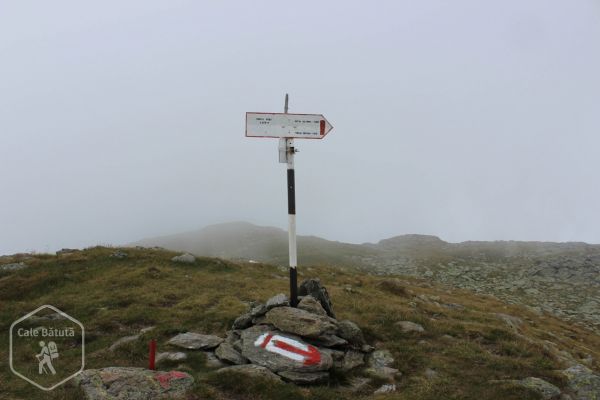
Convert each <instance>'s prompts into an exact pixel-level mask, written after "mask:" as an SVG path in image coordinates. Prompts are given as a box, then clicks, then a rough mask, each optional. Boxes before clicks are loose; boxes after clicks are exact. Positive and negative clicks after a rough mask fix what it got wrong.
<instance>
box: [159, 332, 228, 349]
mask: <svg viewBox="0 0 600 400" xmlns="http://www.w3.org/2000/svg"><path fill="white" fill-rule="evenodd" d="M223 340H224V339H222V338H220V337H218V336H215V335H203V334H201V333H195V332H186V333H180V334H179V335H177V336H175V337H173V338H172V339H170V340H169V341H168V342H167V343H168V344H170V345H173V346H176V347H181V348H184V349H188V350H210V349H214V348H215V347H217V346H218V345H220V344H221V343H222V342H223Z"/></svg>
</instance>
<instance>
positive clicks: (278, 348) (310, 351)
mask: <svg viewBox="0 0 600 400" xmlns="http://www.w3.org/2000/svg"><path fill="white" fill-rule="evenodd" d="M254 345H255V346H256V347H262V348H263V349H265V350H267V351H270V352H271V353H276V354H279V355H280V356H283V357H286V358H289V359H291V360H294V361H298V362H301V363H303V364H304V365H317V364H318V363H320V362H321V353H319V350H317V348H316V347H314V346H311V345H310V344H305V343H302V342H299V341H297V340H294V339H291V338H288V337H285V336H281V335H273V334H270V333H263V334H262V335H260V336H259V337H258V338H257V339H256V341H255V342H254Z"/></svg>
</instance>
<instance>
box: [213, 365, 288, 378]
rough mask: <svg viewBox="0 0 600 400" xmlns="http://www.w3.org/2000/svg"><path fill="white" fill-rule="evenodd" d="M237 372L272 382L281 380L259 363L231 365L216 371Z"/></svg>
mask: <svg viewBox="0 0 600 400" xmlns="http://www.w3.org/2000/svg"><path fill="white" fill-rule="evenodd" d="M232 372H233V373H238V374H243V375H246V376H250V377H253V378H263V379H267V380H270V381H273V382H281V378H280V377H278V376H277V375H275V374H274V373H273V372H271V371H270V370H269V369H268V368H265V367H262V366H260V365H254V364H245V365H233V366H231V367H225V368H221V369H219V370H218V371H217V373H218V374H223V373H232Z"/></svg>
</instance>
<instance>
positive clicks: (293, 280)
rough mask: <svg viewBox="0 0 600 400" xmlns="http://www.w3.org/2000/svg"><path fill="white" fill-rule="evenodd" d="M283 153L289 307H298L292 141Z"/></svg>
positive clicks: (286, 110) (287, 144)
mask: <svg viewBox="0 0 600 400" xmlns="http://www.w3.org/2000/svg"><path fill="white" fill-rule="evenodd" d="M288 100H289V96H288V95H287V94H286V95H285V105H284V108H283V112H284V113H285V114H287V113H288ZM282 140H285V152H286V158H287V195H288V242H289V257H290V305H291V306H292V307H296V306H297V305H298V272H297V270H296V267H297V266H298V260H297V251H298V250H297V248H296V183H295V172H294V153H295V152H296V150H295V149H294V139H289V138H285V139H282Z"/></svg>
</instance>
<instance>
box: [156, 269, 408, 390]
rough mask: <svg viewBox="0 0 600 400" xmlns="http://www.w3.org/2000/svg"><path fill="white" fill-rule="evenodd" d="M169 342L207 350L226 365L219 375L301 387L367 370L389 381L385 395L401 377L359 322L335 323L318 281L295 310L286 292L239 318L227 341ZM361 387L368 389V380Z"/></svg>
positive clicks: (191, 338)
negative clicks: (368, 339) (240, 375)
mask: <svg viewBox="0 0 600 400" xmlns="http://www.w3.org/2000/svg"><path fill="white" fill-rule="evenodd" d="M168 343H169V344H171V345H173V346H176V347H179V348H183V349H187V350H190V349H194V350H203V351H205V352H208V353H207V354H208V355H209V357H208V358H209V359H210V358H211V357H210V355H212V354H214V356H216V358H217V359H218V360H220V362H222V363H223V364H224V366H223V368H221V369H220V370H219V372H226V371H236V372H240V373H245V374H249V375H252V376H256V375H261V376H263V377H267V378H270V379H273V380H278V381H280V380H282V379H283V380H285V381H288V382H293V383H296V384H302V385H305V384H316V383H322V382H326V381H327V380H328V379H329V376H330V372H331V371H332V370H338V371H350V370H353V369H355V368H362V369H363V370H364V371H365V374H366V375H375V376H377V377H380V378H384V379H387V380H389V383H390V384H388V385H386V389H387V390H386V391H390V388H392V387H393V388H394V389H395V385H394V379H395V377H396V376H397V375H399V372H398V370H396V369H394V368H392V367H391V364H392V363H393V362H394V359H393V358H392V355H391V354H390V353H389V352H388V351H385V350H378V351H375V349H374V348H373V347H372V346H370V345H369V344H367V343H366V341H365V339H364V337H363V333H362V331H361V330H360V328H359V327H358V326H357V325H356V324H355V323H353V322H351V321H348V320H342V321H339V320H337V319H336V317H335V314H334V311H333V306H332V304H331V300H330V298H329V295H328V293H327V290H326V289H325V288H324V287H323V286H322V285H321V283H320V282H319V280H318V279H309V280H306V281H304V282H303V283H302V284H301V285H300V288H299V303H298V305H297V307H290V303H289V299H288V297H287V296H286V295H284V294H278V295H276V296H274V297H272V298H271V299H269V300H268V301H267V302H266V303H264V304H255V305H254V307H252V308H251V309H250V310H249V311H248V312H247V313H245V314H243V315H241V316H239V317H238V318H237V319H236V320H235V322H234V323H233V327H232V329H231V330H230V331H228V332H227V333H226V337H225V338H219V337H217V336H214V335H203V334H200V333H194V332H186V333H182V334H179V335H177V336H175V337H174V338H172V339H171V340H170V341H169V342H168ZM212 352H214V353H212ZM211 353H212V354H211ZM173 354H175V353H173ZM163 357H165V358H168V357H169V354H168V353H167V354H164V356H163ZM360 383H361V384H362V385H363V386H366V384H368V383H369V379H368V378H366V377H365V378H364V379H362V380H360Z"/></svg>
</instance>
